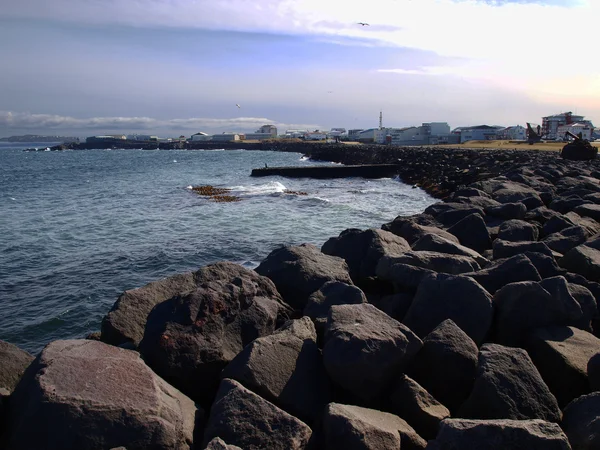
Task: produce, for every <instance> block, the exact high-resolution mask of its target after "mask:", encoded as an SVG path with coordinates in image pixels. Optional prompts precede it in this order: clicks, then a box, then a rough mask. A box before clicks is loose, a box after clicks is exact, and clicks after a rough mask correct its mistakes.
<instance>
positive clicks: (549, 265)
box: [505, 252, 567, 281]
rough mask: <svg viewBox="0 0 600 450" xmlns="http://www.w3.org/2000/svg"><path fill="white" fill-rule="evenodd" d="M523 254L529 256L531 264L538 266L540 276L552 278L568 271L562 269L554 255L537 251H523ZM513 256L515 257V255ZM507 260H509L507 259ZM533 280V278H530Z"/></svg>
mask: <svg viewBox="0 0 600 450" xmlns="http://www.w3.org/2000/svg"><path fill="white" fill-rule="evenodd" d="M523 255H524V256H526V257H527V259H529V260H530V261H531V264H533V266H534V267H535V268H536V270H537V271H538V273H539V274H540V277H542V279H543V278H551V277H557V276H559V275H565V274H566V273H567V271H566V270H565V269H562V268H561V267H560V266H559V265H558V263H557V262H556V260H555V259H554V258H553V257H552V256H548V255H545V254H543V253H537V252H523ZM513 258H515V257H514V256H513ZM505 261H507V260H505ZM519 281H527V280H519ZM530 281H531V280H530Z"/></svg>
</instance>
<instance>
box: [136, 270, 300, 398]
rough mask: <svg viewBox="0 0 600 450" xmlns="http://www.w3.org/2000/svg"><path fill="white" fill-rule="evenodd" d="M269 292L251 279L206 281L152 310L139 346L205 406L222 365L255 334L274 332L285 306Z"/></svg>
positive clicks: (154, 365)
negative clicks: (187, 292) (191, 290)
mask: <svg viewBox="0 0 600 450" xmlns="http://www.w3.org/2000/svg"><path fill="white" fill-rule="evenodd" d="M255 276H256V275H255ZM269 285H270V286H272V284H271V283H270V282H269ZM273 292H274V291H273V290H272V291H271V292H269V291H266V290H264V289H263V288H262V287H261V286H260V285H257V284H256V283H255V282H254V281H253V279H252V278H250V279H245V278H241V277H238V278H237V279H234V280H231V282H228V281H212V282H209V283H205V284H203V285H201V287H198V288H197V289H196V290H195V291H193V292H192V293H190V294H188V295H185V296H182V297H174V298H172V299H170V300H168V301H166V302H163V303H161V304H159V305H157V306H156V307H155V308H154V309H153V310H152V312H151V313H150V315H149V316H148V322H147V324H146V331H145V334H144V339H143V340H142V342H141V343H140V351H141V353H142V355H143V357H144V359H145V360H146V362H147V363H148V364H149V365H150V366H151V367H152V368H153V370H155V371H156V373H158V374H159V375H160V376H161V377H163V378H164V379H165V380H167V381H168V382H169V383H171V384H172V385H173V386H175V387H177V388H178V389H180V390H181V391H182V392H184V393H185V394H186V395H189V396H190V397H192V398H193V399H194V400H195V401H197V402H200V403H202V404H203V405H204V406H208V405H210V403H211V402H212V399H213V397H214V395H215V393H216V391H217V389H218V386H219V380H220V373H221V370H222V369H223V368H224V367H225V366H226V365H227V364H228V363H229V362H230V361H231V360H232V359H233V358H234V357H235V356H236V355H237V354H238V353H239V352H241V351H242V349H243V348H244V347H245V346H246V345H248V344H249V343H250V342H252V341H253V340H254V339H256V338H258V337H261V336H266V335H269V334H271V333H273V331H274V330H275V329H276V328H277V326H278V324H279V323H282V322H283V318H284V317H286V316H287V315H288V310H289V307H288V306H287V305H285V306H284V303H283V302H282V301H281V297H279V296H278V294H274V293H273ZM265 294H270V295H272V296H273V297H264V296H262V295H265ZM198 379H201V380H202V383H198Z"/></svg>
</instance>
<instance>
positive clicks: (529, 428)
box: [427, 419, 571, 450]
mask: <svg viewBox="0 0 600 450" xmlns="http://www.w3.org/2000/svg"><path fill="white" fill-rule="evenodd" d="M462 449H465V450H466V449H473V450H475V449H477V450H500V449H506V450H508V449H523V450H525V449H527V450H571V446H570V445H569V441H568V440H567V436H565V434H564V433H563V432H562V430H561V429H560V427H559V426H558V425H557V424H555V423H550V422H546V421H544V420H537V419H535V420H507V419H503V420H467V419H446V420H444V421H443V422H442V425H441V427H440V432H439V434H438V436H437V438H436V439H435V441H430V442H429V444H428V445H427V450H462Z"/></svg>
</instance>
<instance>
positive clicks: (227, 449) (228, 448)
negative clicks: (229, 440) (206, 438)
mask: <svg viewBox="0 0 600 450" xmlns="http://www.w3.org/2000/svg"><path fill="white" fill-rule="evenodd" d="M204 450H242V449H241V448H240V447H238V446H237V445H228V444H226V443H225V441H224V440H223V439H221V438H218V437H216V438H214V439H213V440H212V441H210V442H209V443H208V445H207V446H206V448H205V449H204Z"/></svg>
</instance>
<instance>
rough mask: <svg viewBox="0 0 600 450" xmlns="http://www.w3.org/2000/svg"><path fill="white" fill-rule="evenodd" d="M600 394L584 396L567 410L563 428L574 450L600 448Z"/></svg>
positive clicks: (570, 404) (574, 401)
mask: <svg viewBox="0 0 600 450" xmlns="http://www.w3.org/2000/svg"><path fill="white" fill-rule="evenodd" d="M599 418H600V392H594V393H592V394H588V395H583V396H581V397H579V398H578V399H576V400H573V401H572V402H571V403H569V405H568V406H567V407H566V408H565V411H564V416H563V421H562V428H563V430H565V433H566V435H567V437H568V438H569V442H570V443H571V446H572V447H573V450H591V449H597V448H599V447H600V420H599Z"/></svg>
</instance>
